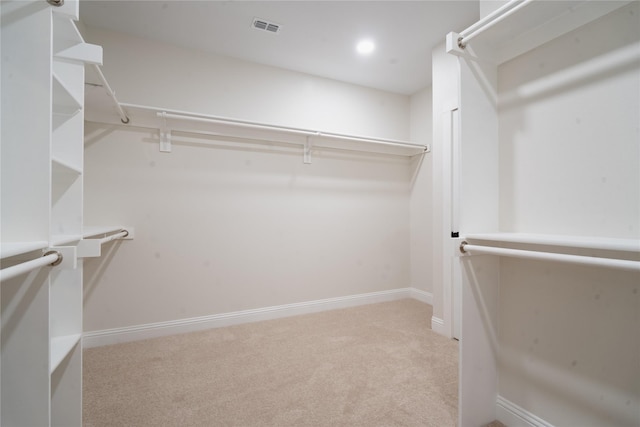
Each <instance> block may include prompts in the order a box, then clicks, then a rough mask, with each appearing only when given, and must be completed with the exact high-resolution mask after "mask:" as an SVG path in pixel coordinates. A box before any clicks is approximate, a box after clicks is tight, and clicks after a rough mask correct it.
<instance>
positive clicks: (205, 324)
mask: <svg viewBox="0 0 640 427" xmlns="http://www.w3.org/2000/svg"><path fill="white" fill-rule="evenodd" d="M403 298H414V299H417V300H420V301H424V302H427V301H428V302H427V303H428V304H431V301H432V300H433V296H432V295H431V294H430V293H428V292H425V291H421V290H418V289H414V288H400V289H393V290H390V291H381V292H371V293H366V294H359V295H349V296H346V297H338V298H328V299H323V300H317V301H308V302H301V303H294V304H285V305H278V306H273V307H264V308H258V309H253V310H243V311H235V312H231V313H222V314H214V315H211V316H202V317H194V318H190V319H180V320H172V321H168V322H158V323H149V324H146V325H136V326H128V327H124V328H115V329H105V330H101V331H91V332H85V333H84V334H83V338H82V344H83V347H84V348H90V347H98V346H102V345H110V344H117V343H123V342H129V341H138V340H144V339H149V338H157V337H162V336H167V335H173V334H181V333H185V332H195V331H201V330H205V329H212V328H220V327H225V326H232V325H238V324H242V323H250V322H258V321H262V320H271V319H277V318H282V317H289V316H296V315H300V314H309V313H317V312H320V311H327V310H335V309H340V308H347V307H355V306H358V305H365V304H374V303H379V302H387V301H395V300H399V299H403Z"/></svg>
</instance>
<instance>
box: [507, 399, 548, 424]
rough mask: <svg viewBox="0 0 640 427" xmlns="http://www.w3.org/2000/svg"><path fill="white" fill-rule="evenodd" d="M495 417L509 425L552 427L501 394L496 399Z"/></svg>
mask: <svg viewBox="0 0 640 427" xmlns="http://www.w3.org/2000/svg"><path fill="white" fill-rule="evenodd" d="M496 419H497V420H498V421H500V422H501V423H502V424H504V425H507V426H509V427H554V426H553V424H551V423H548V422H546V421H545V420H543V419H542V418H540V417H538V416H537V415H534V414H532V413H531V412H529V411H527V410H526V409H524V408H522V407H520V406H518V405H516V404H515V403H513V402H511V401H510V400H507V399H505V398H504V397H502V396H498V398H497V399H496Z"/></svg>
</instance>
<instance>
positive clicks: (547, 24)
mask: <svg viewBox="0 0 640 427" xmlns="http://www.w3.org/2000/svg"><path fill="white" fill-rule="evenodd" d="M629 3H631V1H600V2H597V1H589V0H569V1H567V0H557V1H534V0H511V1H510V2H508V3H506V4H505V5H504V6H503V7H502V8H500V9H498V10H496V12H494V13H493V14H491V15H489V16H487V17H486V18H485V19H482V20H480V21H478V22H477V23H476V24H474V25H473V26H471V27H469V28H467V29H465V30H464V31H461V32H460V33H459V34H457V33H452V34H453V36H452V37H451V41H450V43H449V42H448V49H450V51H452V52H453V51H457V52H458V53H460V54H463V53H464V52H465V50H467V51H468V52H467V53H469V54H471V55H472V56H475V57H478V58H482V59H483V60H485V61H491V62H494V63H496V64H502V63H503V62H506V61H508V60H510V59H513V58H515V57H516V56H519V55H521V54H523V53H525V52H528V51H530V50H532V49H534V48H536V47H538V46H541V45H543V44H544V43H547V42H549V41H551V40H553V39H555V38H557V37H560V36H561V35H563V34H566V33H568V32H570V31H572V30H575V29H576V28H578V27H581V26H583V25H585V24H588V23H589V22H591V21H594V20H595V19H598V18H600V17H602V16H604V15H606V14H608V13H610V12H613V11H614V10H616V9H619V8H620V7H623V6H625V5H626V4H629ZM478 30H479V31H478ZM476 32H477V35H476V34H474V33H476ZM469 34H473V40H470V41H469V42H465V40H466V39H465V37H462V41H463V43H465V44H466V45H467V46H468V48H465V49H460V48H459V47H458V39H459V37H460V36H467V35H469Z"/></svg>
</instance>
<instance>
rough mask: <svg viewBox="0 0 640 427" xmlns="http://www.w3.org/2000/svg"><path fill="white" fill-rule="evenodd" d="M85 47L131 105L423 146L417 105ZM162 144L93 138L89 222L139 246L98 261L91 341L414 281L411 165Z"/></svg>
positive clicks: (242, 66) (167, 50) (240, 65)
mask: <svg viewBox="0 0 640 427" xmlns="http://www.w3.org/2000/svg"><path fill="white" fill-rule="evenodd" d="M86 38H87V39H88V41H90V42H92V43H96V44H100V45H102V46H103V47H104V52H105V66H104V71H105V74H106V75H107V77H108V79H109V81H110V83H111V84H112V86H113V87H114V88H115V90H116V91H117V94H118V97H119V99H120V100H121V101H123V102H130V103H136V104H143V105H145V104H146V105H151V106H159V107H166V108H173V109H181V110H187V111H194V112H200V113H208V114H215V115H221V116H227V117H233V118H239V119H247V120H256V121H260V122H268V123H273V124H279V125H289V126H296V127H310V128H314V129H319V130H326V131H333V132H345V133H352V134H360V135H370V136H377V137H387V138H394V139H408V136H409V134H410V129H409V111H410V108H411V105H410V100H409V97H406V96H400V95H395V94H389V93H385V92H381V91H377V90H371V89H366V88H363V87H357V86H352V85H347V84H343V83H339V82H335V81H331V80H326V79H320V78H315V77H312V76H308V75H304V74H299V73H293V72H289V71H285V70H278V69H275V68H270V67H263V66H258V65H253V64H249V63H245V62H241V61H235V60H231V59H226V58H221V57H214V56H206V55H204V54H201V53H199V52H192V51H186V50H182V49H178V48H175V47H171V46H166V45H161V44H157V43H153V42H150V41H145V40H141V39H136V38H133V37H129V36H125V35H121V34H114V33H109V32H106V31H98V30H91V29H89V31H88V32H87V33H86ZM421 108H422V107H421ZM420 115H421V114H420ZM426 123H428V122H425V124H424V125H423V126H426ZM419 129H420V125H416V127H415V128H414V133H415V134H416V135H418V136H419V137H420V138H423V135H424V130H419ZM157 141H158V137H157V131H155V130H149V129H141V128H132V127H125V126H111V125H104V124H97V123H91V122H89V123H87V125H86V145H85V150H86V151H85V170H86V173H85V194H86V195H85V201H86V203H85V223H86V224H88V225H93V224H124V225H131V226H134V227H135V230H136V238H135V240H132V241H126V242H122V243H116V244H114V245H112V246H111V247H109V248H105V250H104V252H106V253H105V254H103V256H102V257H101V258H95V259H87V261H86V263H85V318H84V327H85V331H96V330H103V329H109V328H119V327H127V326H133V325H140V324H146V323H154V322H163V321H171V320H176V319H185V318H192V317H197V316H206V315H211V314H218V313H227V312H232V311H238V310H244V309H252V308H260V307H267V306H274V305H281V304H287V303H294V302H302V301H310V300H318V299H323V298H331V297H339V296H346V295H353V294H362V293H368V292H374V291H384V290H391V289H398V288H405V287H407V286H410V284H411V283H412V279H411V269H410V245H411V241H410V228H409V221H410V191H411V184H412V179H413V176H414V175H413V171H414V169H412V168H411V162H410V161H409V160H408V159H406V158H398V157H393V156H382V155H374V154H364V153H362V154H355V153H348V152H335V151H333V152H332V151H329V150H324V151H317V152H315V153H314V157H313V164H311V165H305V164H303V162H302V155H301V151H300V150H299V149H296V150H292V149H290V148H286V147H283V146H280V145H278V144H247V143H243V142H230V141H228V140H226V141H223V140H221V139H219V140H216V139H215V138H211V139H203V138H202V137H196V136H193V135H192V136H187V135H174V139H173V152H172V153H170V154H167V153H160V152H159V151H158V142H157ZM420 142H423V141H420ZM420 208H421V209H425V208H426V206H425V205H424V204H421V205H420ZM413 212H416V213H417V214H418V215H420V213H419V212H418V210H417V209H414V211H413ZM427 215H428V212H425V213H424V214H422V215H420V216H427ZM422 246H424V244H422ZM422 289H426V286H425V287H423V288H422Z"/></svg>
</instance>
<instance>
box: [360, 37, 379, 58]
mask: <svg viewBox="0 0 640 427" xmlns="http://www.w3.org/2000/svg"><path fill="white" fill-rule="evenodd" d="M356 50H357V51H358V53H359V54H360V55H369V54H371V53H372V52H373V51H374V50H376V45H375V43H374V42H373V41H372V40H369V39H366V40H361V41H359V42H358V44H357V45H356Z"/></svg>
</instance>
